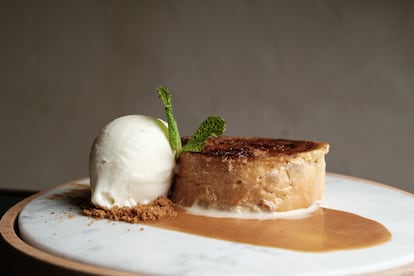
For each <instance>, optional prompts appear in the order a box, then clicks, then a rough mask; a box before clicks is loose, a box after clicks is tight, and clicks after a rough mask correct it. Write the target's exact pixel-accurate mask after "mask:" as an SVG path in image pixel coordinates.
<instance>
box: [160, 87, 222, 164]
mask: <svg viewBox="0 0 414 276" xmlns="http://www.w3.org/2000/svg"><path fill="white" fill-rule="evenodd" d="M157 92H158V96H159V97H160V99H161V101H162V103H163V105H164V109H165V112H166V114H167V123H168V142H169V143H170V146H171V149H172V151H173V152H175V158H176V159H177V158H178V157H180V155H181V153H183V152H185V151H192V152H199V151H202V150H203V148H204V145H205V144H206V142H207V139H208V138H210V137H213V136H220V135H221V134H222V133H223V132H224V130H225V127H226V121H224V120H223V119H222V118H221V117H219V116H216V115H211V116H209V117H208V118H207V119H205V120H204V122H202V123H201V125H200V126H199V127H198V129H197V130H196V132H195V133H194V134H193V136H191V138H190V140H189V141H188V142H187V144H185V146H184V147H183V146H182V144H181V136H180V133H179V131H178V127H177V122H176V121H175V119H174V114H173V109H172V96H171V93H170V91H168V89H167V88H166V87H164V86H160V87H158V88H157Z"/></svg>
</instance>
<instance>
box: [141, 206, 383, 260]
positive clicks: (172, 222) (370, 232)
mask: <svg viewBox="0 0 414 276" xmlns="http://www.w3.org/2000/svg"><path fill="white" fill-rule="evenodd" d="M145 224H147V225H151V226H154V227H159V228H163V229H168V230H174V231H180V232H185V233H189V234H195V235H200V236H204V237H209V238H216V239H222V240H228V241H233V242H239V243H245V244H252V245H259V246H268V247H277V248H283V249H290V250H298V251H308V252H324V251H332V250H344V249H356V248H363V247H369V246H374V245H378V244H381V243H384V242H386V241H388V240H389V239H390V238H391V233H390V232H389V231H388V230H387V228H385V227H384V226H383V225H382V224H380V223H378V222H376V221H374V220H370V219H367V218H364V217H361V216H358V215H356V214H352V213H348V212H344V211H339V210H333V209H328V208H319V209H317V210H316V211H315V212H313V213H311V214H310V215H309V216H307V217H305V218H300V219H266V220H258V219H233V218H216V217H206V216H200V215H193V214H190V213H187V212H186V211H185V210H183V209H179V210H178V215H177V217H176V218H174V219H161V220H158V221H156V222H145Z"/></svg>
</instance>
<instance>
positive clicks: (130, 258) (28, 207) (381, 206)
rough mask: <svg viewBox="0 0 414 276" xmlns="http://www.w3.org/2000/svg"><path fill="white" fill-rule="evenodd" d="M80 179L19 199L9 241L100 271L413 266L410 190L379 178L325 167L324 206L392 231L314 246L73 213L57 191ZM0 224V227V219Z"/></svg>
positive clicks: (272, 271) (288, 271) (268, 271)
mask: <svg viewBox="0 0 414 276" xmlns="http://www.w3.org/2000/svg"><path fill="white" fill-rule="evenodd" d="M80 185H88V180H87V179H83V180H79V181H73V182H69V183H66V184H62V185H59V186H56V187H54V188H52V189H51V190H49V191H46V192H43V193H40V194H39V195H36V196H34V197H33V198H32V199H31V200H30V201H29V202H28V203H27V204H25V206H24V207H23V208H22V210H21V211H20V215H19V217H18V230H19V232H20V237H18V238H19V239H20V238H21V239H22V240H20V241H18V245H17V246H15V247H16V248H17V249H19V250H21V251H25V253H26V254H32V255H33V256H34V257H37V258H39V259H41V260H43V261H45V260H49V261H50V260H52V261H53V260H56V261H55V263H56V262H57V263H59V264H61V265H62V266H65V267H66V268H71V269H75V270H80V271H83V272H89V273H97V274H102V273H104V274H107V275H112V274H130V273H142V274H153V275H276V274H277V275H354V274H358V275H359V274H370V273H373V274H375V275H378V273H379V272H381V273H383V274H386V275H388V274H390V275H391V274H393V275H394V274H395V273H397V272H398V273H412V272H414V267H413V263H414V235H413V234H412V233H413V232H414V220H413V219H412V218H413V215H414V196H413V195H412V194H409V193H407V192H404V191H401V190H398V189H395V188H391V187H389V186H386V185H383V184H378V183H374V182H371V181H367V180H362V179H357V178H352V177H347V176H342V175H337V174H328V175H327V177H326V191H325V200H324V203H323V206H324V207H327V208H330V209H337V210H343V211H347V212H351V213H354V214H357V215H360V216H363V217H366V218H369V219H372V220H375V221H377V222H380V223H382V224H383V225H384V226H385V227H387V229H388V230H389V231H390V232H391V233H392V238H391V240H390V241H388V242H386V243H383V244H380V245H377V246H373V247H367V248H362V249H353V250H338V251H330V252H322V253H317V252H315V253H313V252H300V251H291V250H284V249H278V248H271V247H261V246H253V245H247V244H242V243H235V242H229V241H223V240H217V239H212V238H206V237H201V236H196V235H191V234H186V233H181V232H176V231H169V230H164V229H160V228H155V227H151V226H147V225H143V224H129V223H125V222H115V221H109V220H96V219H93V218H90V217H85V216H82V215H80V214H79V207H78V205H77V204H75V203H73V202H71V201H70V200H67V199H65V194H67V193H68V192H70V191H72V190H73V189H76V187H78V188H81V187H83V186H80ZM1 227H2V231H3V230H4V229H5V228H4V227H5V224H4V222H3V221H2V225H1ZM252 234H254V233H252ZM3 236H4V233H3ZM6 239H7V237H6ZM28 248H29V249H30V250H28ZM39 256H40V257H39ZM97 269H98V270H97Z"/></svg>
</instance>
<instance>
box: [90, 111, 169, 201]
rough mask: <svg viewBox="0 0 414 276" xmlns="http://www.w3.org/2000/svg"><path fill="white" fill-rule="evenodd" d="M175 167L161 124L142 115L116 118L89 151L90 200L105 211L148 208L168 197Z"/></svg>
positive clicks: (165, 127)
mask: <svg viewBox="0 0 414 276" xmlns="http://www.w3.org/2000/svg"><path fill="white" fill-rule="evenodd" d="M174 166H175V155H174V152H172V150H171V147H170V144H169V142H168V128H167V124H166V123H165V122H164V121H163V120H161V119H158V118H154V117H150V116H144V115H128V116H124V117H120V118H117V119H115V120H114V121H112V122H110V123H109V124H108V125H107V126H105V127H104V128H103V129H102V131H101V132H100V133H99V135H98V136H97V138H96V139H95V141H94V143H93V145H92V148H91V152H90V158H89V175H90V182H91V191H92V197H91V200H92V202H93V203H94V204H95V205H98V206H101V207H107V208H112V207H114V206H119V207H125V206H128V207H131V206H135V205H137V204H147V203H149V202H151V201H153V200H154V199H156V198H157V197H159V196H166V195H167V193H168V191H169V189H170V185H171V179H172V176H173V170H174Z"/></svg>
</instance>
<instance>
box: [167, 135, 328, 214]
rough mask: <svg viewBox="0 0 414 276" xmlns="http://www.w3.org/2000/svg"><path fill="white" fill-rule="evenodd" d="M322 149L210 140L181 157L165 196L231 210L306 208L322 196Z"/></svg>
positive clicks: (302, 143)
mask: <svg viewBox="0 0 414 276" xmlns="http://www.w3.org/2000/svg"><path fill="white" fill-rule="evenodd" d="M184 143H185V140H184ZM328 151H329V145H328V144H326V143H322V142H312V141H293V140H284V139H268V138H255V137H250V138H245V137H226V136H220V137H215V138H210V139H209V140H208V142H207V144H206V146H205V147H204V149H203V151H202V152H184V153H183V154H182V155H181V157H180V159H179V161H178V169H177V174H176V178H175V183H174V186H173V189H172V194H171V197H172V200H173V201H174V202H175V203H177V204H179V205H182V206H185V207H191V206H197V207H202V208H208V209H217V210H223V211H231V212H263V211H271V212H282V211H291V210H295V209H300V208H307V207H310V206H311V205H312V204H313V203H315V202H316V201H318V200H321V199H322V198H323V192H324V182H325V158H324V157H325V154H326V153H327V152H328Z"/></svg>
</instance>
